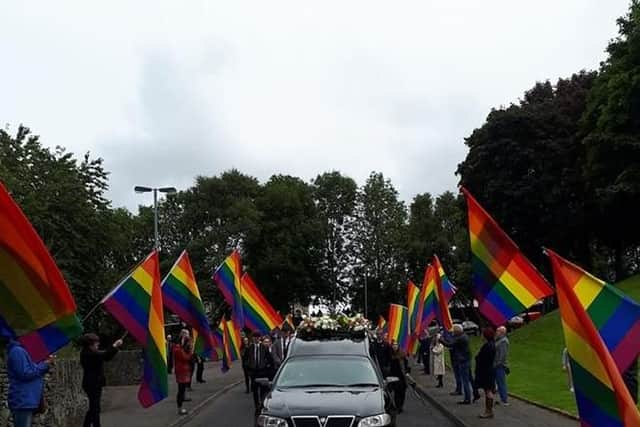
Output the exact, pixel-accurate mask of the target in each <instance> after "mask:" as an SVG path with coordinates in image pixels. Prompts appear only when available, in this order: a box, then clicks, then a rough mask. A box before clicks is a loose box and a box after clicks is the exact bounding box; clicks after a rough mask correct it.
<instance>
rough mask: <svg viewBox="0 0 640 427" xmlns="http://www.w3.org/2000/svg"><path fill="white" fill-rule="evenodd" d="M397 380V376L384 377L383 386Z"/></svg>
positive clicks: (398, 380) (398, 379)
mask: <svg viewBox="0 0 640 427" xmlns="http://www.w3.org/2000/svg"><path fill="white" fill-rule="evenodd" d="M397 382H400V378H398V377H386V378H385V379H384V385H385V387H386V386H389V385H390V384H393V383H397Z"/></svg>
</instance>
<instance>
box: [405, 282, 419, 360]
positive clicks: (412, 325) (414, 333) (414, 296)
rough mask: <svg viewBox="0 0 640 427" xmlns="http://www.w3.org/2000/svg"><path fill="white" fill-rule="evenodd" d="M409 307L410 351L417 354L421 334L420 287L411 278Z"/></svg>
mask: <svg viewBox="0 0 640 427" xmlns="http://www.w3.org/2000/svg"><path fill="white" fill-rule="evenodd" d="M407 309H408V312H409V335H410V336H409V345H408V348H409V353H410V354H416V352H417V351H418V344H419V343H420V341H419V335H420V320H422V319H421V316H422V313H420V288H419V287H417V286H416V285H415V283H413V282H412V281H411V280H409V282H408V283H407Z"/></svg>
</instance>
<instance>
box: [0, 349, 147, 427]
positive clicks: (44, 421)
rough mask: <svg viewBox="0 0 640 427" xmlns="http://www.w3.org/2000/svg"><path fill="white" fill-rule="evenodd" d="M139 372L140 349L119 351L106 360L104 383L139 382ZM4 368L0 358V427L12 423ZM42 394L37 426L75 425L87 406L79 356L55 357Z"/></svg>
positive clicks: (64, 426) (70, 426) (80, 422)
mask: <svg viewBox="0 0 640 427" xmlns="http://www.w3.org/2000/svg"><path fill="white" fill-rule="evenodd" d="M141 374H142V359H141V353H140V351H121V352H119V353H118V354H117V355H116V357H115V358H114V359H113V360H111V361H110V362H108V363H106V364H105V376H106V377H107V385H113V386H116V385H118V386H120V385H131V384H138V383H139V382H140V377H141ZM8 387H9V385H8V380H7V371H6V368H5V363H4V360H0V399H1V400H0V402H1V405H0V427H5V426H12V425H13V423H12V422H11V414H10V412H9V408H8V406H7V390H8ZM45 398H46V401H47V406H48V409H47V412H46V413H44V414H42V415H38V416H37V417H36V419H35V422H34V426H37V427H43V426H47V427H77V426H79V425H82V419H83V418H84V414H85V412H86V410H87V399H86V397H85V394H84V392H83V391H82V368H81V367H80V361H79V360H78V359H65V360H57V361H56V365H55V367H54V368H53V369H52V370H51V372H50V373H49V374H47V377H46V386H45Z"/></svg>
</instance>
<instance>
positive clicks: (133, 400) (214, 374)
mask: <svg viewBox="0 0 640 427" xmlns="http://www.w3.org/2000/svg"><path fill="white" fill-rule="evenodd" d="M204 379H205V381H206V383H203V384H198V383H197V382H195V378H194V382H193V391H191V392H189V391H188V392H187V397H188V398H191V399H192V400H191V402H185V403H184V405H183V407H184V408H185V409H187V410H188V411H191V412H193V410H194V408H195V409H199V408H198V406H202V405H207V404H208V402H209V401H210V400H212V399H211V397H212V396H213V397H215V396H218V395H220V394H224V391H225V390H226V389H227V388H228V387H229V386H231V385H233V384H235V383H237V382H239V381H242V380H243V374H242V368H241V367H240V365H239V364H237V363H236V364H234V365H233V366H232V368H231V370H229V372H227V373H226V374H223V373H222V372H221V371H220V363H219V362H208V363H205V372H204ZM242 387H243V388H244V383H243V386H242ZM176 394H177V386H176V383H175V377H174V376H173V375H169V397H167V398H166V399H164V400H163V401H161V402H159V403H157V404H155V405H153V406H152V407H151V408H147V409H145V408H143V407H142V406H140V403H139V402H138V386H137V385H135V386H122V387H105V388H104V391H103V395H102V417H101V421H102V425H103V426H105V427H125V426H126V427H177V426H180V425H183V423H185V422H187V421H188V420H189V419H190V418H191V417H192V416H193V415H194V414H193V413H191V414H189V415H187V416H184V415H183V416H181V415H178V410H177V406H176ZM209 425H211V423H210V424H209Z"/></svg>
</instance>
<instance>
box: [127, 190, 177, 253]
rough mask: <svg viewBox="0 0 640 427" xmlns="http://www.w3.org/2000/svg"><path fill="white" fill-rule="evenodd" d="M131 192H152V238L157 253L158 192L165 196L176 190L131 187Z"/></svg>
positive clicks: (158, 239) (158, 242)
mask: <svg viewBox="0 0 640 427" xmlns="http://www.w3.org/2000/svg"><path fill="white" fill-rule="evenodd" d="M133 190H134V191H135V192H136V193H150V192H152V191H153V237H154V246H155V249H156V250H157V251H159V250H160V236H159V234H158V192H160V193H165V194H173V193H175V192H176V191H177V190H176V189H175V187H160V188H152V187H142V186H140V185H136V186H135V187H133Z"/></svg>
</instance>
